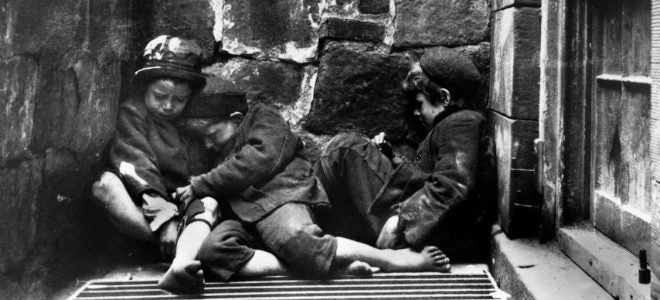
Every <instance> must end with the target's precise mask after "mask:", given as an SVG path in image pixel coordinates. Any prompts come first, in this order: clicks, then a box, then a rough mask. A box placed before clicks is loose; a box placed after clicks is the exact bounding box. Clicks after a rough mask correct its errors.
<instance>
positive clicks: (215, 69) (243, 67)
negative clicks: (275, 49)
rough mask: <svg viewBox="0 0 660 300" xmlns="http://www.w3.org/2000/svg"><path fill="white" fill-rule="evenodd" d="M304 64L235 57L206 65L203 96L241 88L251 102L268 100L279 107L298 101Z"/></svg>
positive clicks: (266, 101)
mask: <svg viewBox="0 0 660 300" xmlns="http://www.w3.org/2000/svg"><path fill="white" fill-rule="evenodd" d="M301 69H302V67H300V66H297V65H292V64H282V63H277V62H272V61H259V60H248V59H243V58H234V59H231V60H229V61H227V62H225V63H217V64H215V65H212V66H210V67H207V68H205V70H204V72H205V73H207V74H211V77H209V78H207V80H206V81H207V85H206V88H205V89H204V92H203V94H204V95H215V94H222V93H223V92H224V91H227V90H231V89H236V88H237V89H239V90H240V91H242V92H244V93H246V94H248V101H256V102H265V103H270V104H274V105H275V106H277V107H281V106H282V105H288V104H291V103H293V102H295V101H296V100H297V99H298V97H299V95H300V86H301V80H302V74H301Z"/></svg>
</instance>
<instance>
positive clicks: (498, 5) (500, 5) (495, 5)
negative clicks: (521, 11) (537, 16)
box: [492, 0, 541, 11]
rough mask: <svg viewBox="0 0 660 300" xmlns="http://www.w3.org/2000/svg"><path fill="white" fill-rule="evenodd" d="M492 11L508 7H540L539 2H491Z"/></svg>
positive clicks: (517, 0) (505, 0)
mask: <svg viewBox="0 0 660 300" xmlns="http://www.w3.org/2000/svg"><path fill="white" fill-rule="evenodd" d="M492 5H493V11H496V10H500V9H505V8H509V7H512V6H513V7H523V6H528V7H541V0H493V2H492Z"/></svg>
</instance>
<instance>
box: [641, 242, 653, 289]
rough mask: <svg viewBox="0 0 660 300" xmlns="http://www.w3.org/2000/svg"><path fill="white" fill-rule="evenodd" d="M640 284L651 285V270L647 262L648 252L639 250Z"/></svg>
mask: <svg viewBox="0 0 660 300" xmlns="http://www.w3.org/2000/svg"><path fill="white" fill-rule="evenodd" d="M639 283H641V284H649V283H651V270H649V268H648V264H647V262H646V250H639Z"/></svg>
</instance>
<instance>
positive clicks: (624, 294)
mask: <svg viewBox="0 0 660 300" xmlns="http://www.w3.org/2000/svg"><path fill="white" fill-rule="evenodd" d="M557 241H558V243H559V247H560V248H561V250H562V251H563V252H564V253H566V255H567V256H569V257H570V258H571V259H572V260H573V261H575V263H576V264H577V265H579V266H580V267H581V268H582V269H583V270H584V271H585V272H587V273H588V274H589V275H590V276H591V277H592V278H594V280H595V281H597V282H598V283H599V284H600V285H601V286H603V287H604V288H605V289H606V290H607V291H608V292H609V293H610V294H612V295H616V296H617V297H618V298H619V299H631V300H632V299H635V300H638V299H639V300H650V299H651V285H650V284H640V283H639V280H638V274H639V273H638V271H639V260H638V258H637V256H636V255H634V254H633V253H631V252H630V251H628V250H627V249H625V248H623V247H622V246H620V245H618V244H617V243H615V242H613V241H612V240H610V239H609V238H608V237H607V236H605V235H604V234H602V233H600V232H599V231H597V230H596V229H594V227H593V226H591V225H589V224H587V223H584V224H579V225H575V226H570V227H564V228H560V229H559V231H558V232H557ZM653 281H656V282H657V279H655V278H653Z"/></svg>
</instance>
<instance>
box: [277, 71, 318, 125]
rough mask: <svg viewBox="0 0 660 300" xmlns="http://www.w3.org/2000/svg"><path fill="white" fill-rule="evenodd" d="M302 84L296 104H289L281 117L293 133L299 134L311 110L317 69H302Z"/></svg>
mask: <svg viewBox="0 0 660 300" xmlns="http://www.w3.org/2000/svg"><path fill="white" fill-rule="evenodd" d="M302 72H303V78H302V84H301V86H300V97H299V98H298V100H296V102H294V103H291V104H289V105H287V106H285V107H283V108H282V109H280V113H282V117H283V118H284V120H286V121H287V122H289V124H291V126H292V129H293V130H294V132H296V133H298V134H300V133H301V132H302V130H301V128H300V127H301V126H300V124H301V122H302V120H303V119H304V118H305V117H307V115H308V114H309V110H310V109H311V108H312V101H313V100H314V87H315V86H316V78H317V77H318V67H316V66H311V65H310V66H305V68H304V69H303V71H302Z"/></svg>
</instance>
